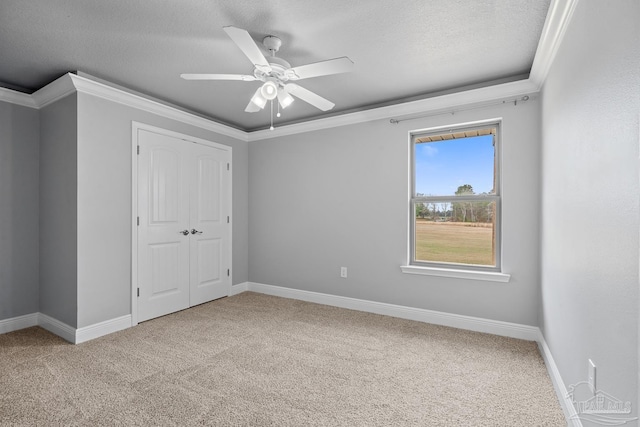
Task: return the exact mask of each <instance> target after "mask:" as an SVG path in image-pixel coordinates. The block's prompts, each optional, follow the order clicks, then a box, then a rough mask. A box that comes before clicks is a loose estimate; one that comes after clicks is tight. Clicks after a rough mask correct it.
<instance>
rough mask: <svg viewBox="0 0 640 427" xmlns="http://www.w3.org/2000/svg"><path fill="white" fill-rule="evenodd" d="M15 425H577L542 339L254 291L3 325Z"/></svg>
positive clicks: (0, 409) (5, 378) (9, 416)
mask: <svg viewBox="0 0 640 427" xmlns="http://www.w3.org/2000/svg"><path fill="white" fill-rule="evenodd" d="M0 424H2V425H38V426H53V425H65V426H66V425H86V426H95V425H105V426H107V425H108V426H114V425H145V426H146V425H158V426H171V425H180V426H183V425H222V426H296V427H299V426H307V425H309V426H510V427H512V426H565V425H566V422H565V420H564V418H563V414H562V411H561V409H560V405H559V403H558V400H557V398H556V395H555V393H554V390H553V387H552V385H551V381H550V379H549V376H548V375H547V371H546V369H545V366H544V362H543V360H542V358H541V357H540V355H539V353H538V349H537V346H536V344H535V343H534V342H528V341H521V340H516V339H510V338H503V337H498V336H494V335H486V334H480V333H475V332H468V331H463V330H458V329H453V328H447V327H441V326H434V325H428V324H424V323H419V322H413V321H408V320H401V319H396V318H392V317H386V316H379V315H374V314H368V313H362V312H357V311H351V310H345V309H339V308H334V307H328V306H323V305H317V304H311V303H306V302H302V301H296V300H290V299H283V298H276V297H270V296H266V295H260V294H255V293H250V292H246V293H243V294H240V295H236V296H234V297H229V298H224V299H221V300H218V301H214V302H211V303H208V304H204V305H201V306H198V307H194V308H191V309H189V310H185V311H182V312H179V313H175V314H172V315H169V316H165V317H162V318H159V319H155V320H152V321H149V322H145V323H142V324H140V325H138V326H136V327H134V328H130V329H127V330H125V331H122V332H118V333H115V334H111V335H108V336H105V337H102V338H99V339H96V340H93V341H89V342H86V343H84V344H79V345H75V346H74V345H72V344H68V343H66V342H65V341H63V340H62V339H60V338H58V337H56V336H54V335H52V334H50V333H49V332H47V331H45V330H43V329H41V328H38V327H34V328H29V329H25V330H22V331H16V332H12V333H9V334H5V335H0Z"/></svg>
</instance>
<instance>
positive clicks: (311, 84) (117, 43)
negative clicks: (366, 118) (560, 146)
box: [0, 0, 550, 131]
mask: <svg viewBox="0 0 640 427" xmlns="http://www.w3.org/2000/svg"><path fill="white" fill-rule="evenodd" d="M549 3H550V0H535V1H532V0H447V1H443V0H384V1H382V0H378V1H364V0H360V1H354V0H351V1H348V0H323V1H318V0H271V1H268V2H267V1H264V2H258V1H255V0H253V1H252V0H182V1H177V0H154V1H132V0H110V1H105V0H83V1H78V0H28V1H27V0H2V2H0V86H4V87H8V88H11V89H17V90H21V91H24V92H28V93H31V92H33V91H35V90H37V89H39V88H41V87H42V86H44V85H46V84H48V83H50V82H51V81H53V80H55V79H56V78H57V77H59V76H61V75H63V74H65V73H67V72H69V71H80V72H84V73H88V74H90V75H93V76H96V77H98V78H101V79H104V80H107V81H109V82H112V83H115V84H118V85H121V86H124V87H127V88H130V89H133V90H135V91H138V92H142V93H144V94H147V95H149V96H152V97H155V98H159V99H161V100H164V101H167V102H169V103H172V104H174V105H177V106H179V107H182V108H184V109H187V110H189V111H193V112H195V113H198V114H200V115H204V116H207V117H210V118H213V119H214V120H216V121H218V122H221V123H225V124H228V125H231V126H233V127H236V128H239V129H242V130H245V131H251V130H256V129H263V128H266V127H268V126H269V120H270V115H269V109H268V108H266V109H265V110H263V111H261V112H258V113H245V112H244V108H245V107H246V105H247V103H248V101H249V99H250V98H251V95H252V94H253V92H254V91H255V90H256V88H257V87H258V86H259V83H258V82H240V81H185V80H182V79H181V78H180V74H181V73H230V74H252V72H253V66H252V64H251V63H250V62H249V60H248V59H247V58H246V57H245V56H244V55H243V53H242V52H241V51H240V50H239V49H238V47H237V46H236V45H235V44H234V43H233V42H232V41H231V39H229V37H228V36H227V35H226V34H225V32H224V31H223V30H222V27H224V26H227V25H233V26H236V27H239V28H244V29H246V30H248V31H249V33H250V34H251V35H252V36H253V38H254V39H255V40H256V41H257V42H258V44H259V45H260V46H261V41H262V39H263V38H264V37H265V36H266V35H276V36H278V37H280V38H281V39H282V42H283V45H282V48H281V49H280V51H279V52H278V56H280V57H282V58H284V59H286V60H287V61H288V62H289V63H291V65H292V66H298V65H303V64H307V63H312V62H317V61H322V60H326V59H331V58H335V57H340V56H348V57H349V58H351V60H352V61H353V62H354V63H355V68H354V71H353V72H352V73H348V74H338V75H332V76H324V77H317V78H313V79H309V80H304V81H300V82H299V84H300V85H301V86H304V87H306V88H307V89H309V90H312V91H314V92H316V93H318V94H319V95H321V96H323V97H325V98H327V99H329V100H331V101H333V102H334V103H335V104H336V106H335V108H334V109H333V110H332V111H330V112H329V113H323V112H321V111H320V110H317V109H315V108H314V107H312V106H310V105H308V104H306V103H304V102H303V101H301V100H297V101H296V102H294V104H293V105H292V106H291V107H289V108H287V109H286V110H285V111H284V112H283V116H282V117H281V118H280V119H276V126H277V125H278V124H284V123H293V122H299V121H304V120H310V119H315V118H319V117H325V116H327V115H335V114H340V113H345V112H351V111H358V110H363V109H368V108H372V107H374V106H380V105H386V104H393V103H398V102H401V101H406V100H414V99H420V98H425V97H428V96H429V95H430V94H433V93H436V92H440V91H444V90H450V89H454V88H458V87H463V86H468V85H483V84H487V83H489V82H493V81H497V80H500V81H502V80H515V79H520V78H526V77H527V75H528V73H529V72H530V70H531V65H532V63H533V59H534V55H535V53H536V48H537V46H538V41H539V39H540V36H541V32H542V28H543V25H544V21H545V18H546V15H547V11H548V9H549Z"/></svg>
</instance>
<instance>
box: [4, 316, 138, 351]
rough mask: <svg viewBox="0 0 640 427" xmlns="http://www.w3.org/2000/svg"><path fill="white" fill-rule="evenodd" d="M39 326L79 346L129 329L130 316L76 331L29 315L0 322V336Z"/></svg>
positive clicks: (46, 318) (59, 323) (46, 319)
mask: <svg viewBox="0 0 640 427" xmlns="http://www.w3.org/2000/svg"><path fill="white" fill-rule="evenodd" d="M32 326H40V327H41V328H43V329H46V330H47V331H49V332H51V333H53V334H56V335H58V336H59V337H60V338H63V339H65V340H67V341H69V342H70V343H72V344H80V343H82V342H85V341H89V340H92V339H95V338H98V337H101V336H103V335H107V334H110V333H113V332H118V331H121V330H123V329H127V328H130V327H131V315H130V314H127V315H126V316H121V317H118V318H115V319H110V320H107V321H104V322H100V323H96V324H94V325H90V326H85V327H84V328H79V329H76V328H74V327H73V326H69V325H67V324H66V323H64V322H61V321H59V320H57V319H54V318H53V317H51V316H47V315H46V314H42V313H31V314H27V315H25V316H18V317H12V318H11V319H5V320H0V334H6V333H8V332H13V331H17V330H20V329H25V328H30V327H32Z"/></svg>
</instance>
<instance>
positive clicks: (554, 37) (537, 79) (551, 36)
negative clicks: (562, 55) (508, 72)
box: [529, 0, 578, 91]
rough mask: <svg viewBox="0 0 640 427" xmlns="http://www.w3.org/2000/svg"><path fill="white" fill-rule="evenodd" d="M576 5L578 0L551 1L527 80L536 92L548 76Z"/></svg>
mask: <svg viewBox="0 0 640 427" xmlns="http://www.w3.org/2000/svg"><path fill="white" fill-rule="evenodd" d="M577 5H578V0H552V1H551V5H550V6H549V12H548V13H547V18H546V20H545V22H544V27H543V28H542V34H541V35H540V41H539V42H538V48H537V49H536V54H535V56H534V58H533V65H531V73H530V74H529V80H531V82H532V83H533V84H534V85H535V86H536V88H537V89H538V91H539V90H540V89H542V85H543V83H544V81H545V80H546V78H547V74H549V69H550V68H551V64H552V63H553V60H554V59H555V57H556V53H558V49H559V47H560V45H561V44H562V39H563V38H564V35H565V33H566V32H567V28H568V27H569V23H570V22H571V18H572V17H573V12H574V11H575V9H576V6H577Z"/></svg>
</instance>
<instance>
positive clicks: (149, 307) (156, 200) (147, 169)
mask: <svg viewBox="0 0 640 427" xmlns="http://www.w3.org/2000/svg"><path fill="white" fill-rule="evenodd" d="M138 145H139V147H140V154H139V155H138V216H139V221H140V224H139V226H138V292H139V296H138V321H140V322H141V321H144V320H148V319H152V318H154V317H158V316H162V315H165V314H168V313H173V312H175V311H179V310H183V309H185V308H187V307H189V250H190V248H189V245H190V231H189V198H190V195H189V185H190V182H189V161H190V157H191V156H190V154H189V150H188V148H189V145H191V144H188V143H185V142H183V141H180V140H179V139H177V138H173V137H169V136H165V135H159V134H157V133H153V132H148V131H140V132H139V134H138Z"/></svg>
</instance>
